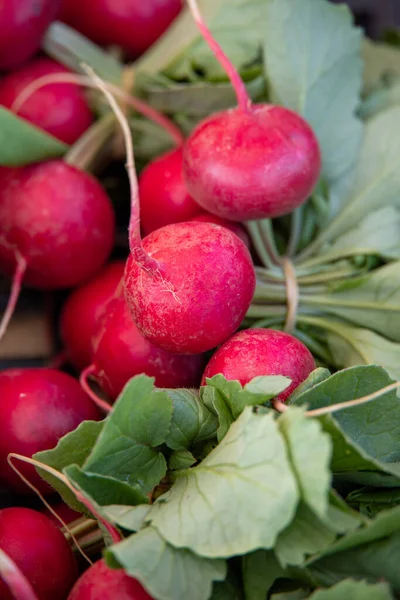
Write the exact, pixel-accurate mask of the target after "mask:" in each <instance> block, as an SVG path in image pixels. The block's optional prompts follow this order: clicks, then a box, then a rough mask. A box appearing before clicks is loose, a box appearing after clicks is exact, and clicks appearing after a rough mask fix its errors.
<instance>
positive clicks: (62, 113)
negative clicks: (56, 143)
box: [0, 57, 93, 144]
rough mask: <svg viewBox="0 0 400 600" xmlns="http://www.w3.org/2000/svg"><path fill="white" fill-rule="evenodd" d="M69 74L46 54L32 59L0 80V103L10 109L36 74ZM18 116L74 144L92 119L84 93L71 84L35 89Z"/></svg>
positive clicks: (36, 76) (34, 79) (41, 75)
mask: <svg viewBox="0 0 400 600" xmlns="http://www.w3.org/2000/svg"><path fill="white" fill-rule="evenodd" d="M61 73H69V71H68V69H65V67H63V66H62V65H60V64H58V63H56V62H55V61H54V60H51V59H50V58H46V57H40V58H35V59H33V60H32V61H30V62H29V63H27V64H25V65H24V66H23V67H21V68H20V69H18V70H17V71H14V72H13V73H10V74H9V75H6V76H5V77H4V79H3V80H2V81H0V104H1V105H3V106H5V107H7V108H10V109H12V107H13V104H14V102H15V100H16V99H17V98H18V97H19V95H20V94H21V92H22V91H23V90H24V89H26V87H27V86H28V85H30V84H31V83H32V82H33V81H36V80H37V79H38V78H39V77H44V76H50V75H55V74H61ZM19 116H21V117H23V118H24V119H26V120H27V121H30V122H31V123H33V124H34V125H36V126H37V127H40V128H41V129H44V131H47V133H50V134H51V135H53V136H54V137H56V138H58V139H59V140H61V141H63V142H65V143H67V144H73V143H74V142H76V140H77V139H78V138H80V137H81V135H82V134H83V132H84V131H86V129H87V128H88V127H89V126H90V124H91V123H92V121H93V117H92V113H91V111H90V108H89V105H88V103H87V101H86V98H85V95H84V94H83V92H82V91H81V90H80V89H79V87H77V86H76V85H73V84H71V83H64V84H62V85H58V84H57V85H51V84H50V85H47V86H46V87H43V88H41V89H40V90H37V91H36V92H35V93H34V94H32V96H31V97H30V98H29V100H27V101H26V102H25V103H24V105H23V106H22V107H21V109H20V110H19Z"/></svg>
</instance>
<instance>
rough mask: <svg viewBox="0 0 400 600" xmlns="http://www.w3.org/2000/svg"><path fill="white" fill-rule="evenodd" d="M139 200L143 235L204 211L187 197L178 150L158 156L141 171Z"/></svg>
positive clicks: (188, 218) (180, 156) (179, 150)
mask: <svg viewBox="0 0 400 600" xmlns="http://www.w3.org/2000/svg"><path fill="white" fill-rule="evenodd" d="M139 198H140V218H141V225H142V231H143V233H144V235H148V234H149V233H151V232H152V231H155V230H156V229H160V227H164V225H170V224H171V223H180V222H181V221H189V220H190V219H191V218H192V217H194V216H196V215H198V214H199V213H203V212H204V211H203V209H202V208H201V207H200V206H199V205H198V204H197V202H195V201H194V200H193V198H192V197H191V196H190V195H189V192H188V191H187V188H186V185H185V182H184V180H183V173H182V148H181V147H179V148H176V149H175V150H172V151H171V152H167V153H166V154H163V155H162V156H159V157H158V158H156V159H155V160H153V161H151V162H150V163H149V164H148V165H147V167H146V168H145V169H144V170H143V171H142V173H141V174H140V177H139Z"/></svg>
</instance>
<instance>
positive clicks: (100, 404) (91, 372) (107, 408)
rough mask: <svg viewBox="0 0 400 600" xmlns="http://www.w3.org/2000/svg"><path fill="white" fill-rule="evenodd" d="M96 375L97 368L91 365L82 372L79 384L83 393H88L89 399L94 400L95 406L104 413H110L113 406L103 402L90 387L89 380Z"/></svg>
mask: <svg viewBox="0 0 400 600" xmlns="http://www.w3.org/2000/svg"><path fill="white" fill-rule="evenodd" d="M95 373H96V367H95V366H94V365H90V366H89V367H86V369H84V370H83V371H82V373H81V374H80V377H79V383H80V384H81V386H82V389H83V391H84V392H86V394H87V395H88V396H89V398H90V399H91V400H92V402H94V404H95V405H96V406H98V408H100V409H101V410H102V411H104V412H106V413H110V412H111V411H112V406H111V404H109V403H108V402H106V401H105V400H102V399H101V398H99V397H98V396H97V394H95V393H94V391H93V390H92V388H91V387H90V385H89V382H88V378H89V377H90V376H91V375H94V374H95Z"/></svg>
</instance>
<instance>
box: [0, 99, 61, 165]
mask: <svg viewBox="0 0 400 600" xmlns="http://www.w3.org/2000/svg"><path fill="white" fill-rule="evenodd" d="M67 150H68V146H67V145H66V144H64V142H60V141H59V140H57V139H56V138H55V137H53V136H52V135H50V134H48V133H46V132H45V131H43V130H42V129H39V127H36V126H35V125H32V124H31V123H29V122H28V121H25V119H21V118H20V117H17V115H15V114H14V113H12V112H11V111H10V110H8V109H7V108H4V107H3V106H0V165H1V166H4V167H20V166H23V165H29V164H31V163H34V162H39V161H42V160H46V159H49V158H57V157H59V156H63V155H64V154H65V153H66V151H67Z"/></svg>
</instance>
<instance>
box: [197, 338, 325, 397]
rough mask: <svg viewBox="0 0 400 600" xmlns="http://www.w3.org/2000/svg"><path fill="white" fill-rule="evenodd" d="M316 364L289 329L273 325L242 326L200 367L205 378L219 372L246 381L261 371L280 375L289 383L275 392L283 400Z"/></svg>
mask: <svg viewBox="0 0 400 600" xmlns="http://www.w3.org/2000/svg"><path fill="white" fill-rule="evenodd" d="M315 368H316V365H315V361H314V358H313V356H312V354H311V352H310V351H309V350H308V348H306V346H304V344H302V343H301V342H300V341H299V340H298V339H297V338H295V337H293V336H292V335H290V334H289V333H284V332H282V331H276V330H274V329H245V330H243V331H240V332H239V333H237V334H236V335H234V336H233V337H232V338H231V339H230V340H228V341H227V342H225V344H223V345H222V346H221V347H220V348H219V349H218V350H217V351H216V353H215V354H214V356H213V357H212V358H211V360H210V362H209V363H208V365H207V367H206V370H205V371H204V375H203V380H202V385H206V378H208V377H213V376H214V375H218V374H222V375H223V376H224V377H225V378H226V379H229V380H237V381H239V382H240V383H241V385H243V386H244V385H246V383H249V381H251V380H252V379H253V378H254V377H259V376H261V375H284V376H285V377H289V378H290V379H291V380H292V383H291V384H290V386H289V387H288V388H286V390H285V391H283V392H282V393H281V394H280V395H279V396H278V400H281V401H284V400H286V399H287V398H288V397H289V396H290V394H291V393H292V392H293V390H295V389H296V388H297V387H298V386H299V385H300V383H302V382H303V381H304V380H305V379H306V378H307V377H308V376H309V374H310V373H311V372H312V371H313V370H314V369H315Z"/></svg>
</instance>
